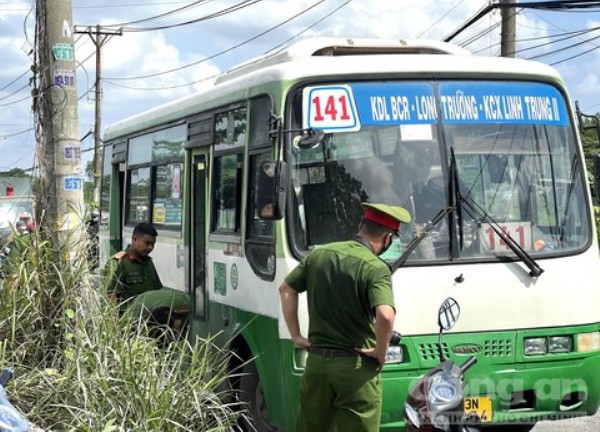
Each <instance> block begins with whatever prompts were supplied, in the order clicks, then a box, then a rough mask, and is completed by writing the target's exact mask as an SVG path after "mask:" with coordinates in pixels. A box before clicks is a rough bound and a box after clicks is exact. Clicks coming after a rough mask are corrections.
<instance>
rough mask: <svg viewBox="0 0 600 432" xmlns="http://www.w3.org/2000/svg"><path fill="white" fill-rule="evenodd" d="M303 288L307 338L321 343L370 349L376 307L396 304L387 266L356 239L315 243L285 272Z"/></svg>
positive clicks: (298, 288)
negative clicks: (315, 245)
mask: <svg viewBox="0 0 600 432" xmlns="http://www.w3.org/2000/svg"><path fill="white" fill-rule="evenodd" d="M285 281H286V283H287V284H288V285H289V286H290V287H292V288H293V289H294V290H295V291H298V292H304V291H306V292H307V298H308V312H309V316H310V320H309V327H308V339H309V340H310V342H311V343H312V344H313V345H314V346H316V347H323V348H346V349H347V348H354V347H360V348H374V347H375V325H374V317H375V316H374V308H375V307H376V306H379V305H389V306H391V307H394V295H393V292H392V279H391V273H390V269H389V267H388V265H387V264H386V263H385V262H383V261H382V260H380V259H379V258H378V257H377V256H376V255H375V254H374V253H373V252H372V251H371V250H370V249H368V248H367V247H366V246H364V245H363V244H361V243H359V242H357V241H355V240H350V241H345V242H339V243H330V244H328V245H325V246H322V247H319V248H318V249H315V250H314V251H312V252H311V253H310V254H309V255H307V256H306V257H305V258H304V260H303V261H302V262H301V263H300V264H299V265H298V266H297V267H296V268H295V269H294V270H292V272H291V273H290V274H289V275H288V276H287V277H286V279H285Z"/></svg>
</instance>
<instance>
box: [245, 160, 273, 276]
mask: <svg viewBox="0 0 600 432" xmlns="http://www.w3.org/2000/svg"><path fill="white" fill-rule="evenodd" d="M270 157H271V151H270V149H269V150H268V151H267V152H263V153H260V154H256V155H250V165H249V175H250V186H249V192H250V194H249V199H248V224H247V231H248V233H247V237H248V238H247V240H246V257H247V258H248V262H249V263H250V266H251V267H252V269H253V270H254V272H255V273H256V274H257V275H258V276H259V277H260V278H262V279H265V280H269V281H271V280H273V278H274V276H275V244H274V241H273V223H274V222H273V221H272V220H265V219H261V218H260V215H259V212H258V209H257V206H256V189H257V187H258V171H259V170H260V168H261V165H262V163H263V162H264V161H266V160H269V159H270Z"/></svg>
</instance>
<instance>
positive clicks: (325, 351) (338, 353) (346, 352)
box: [308, 346, 361, 358]
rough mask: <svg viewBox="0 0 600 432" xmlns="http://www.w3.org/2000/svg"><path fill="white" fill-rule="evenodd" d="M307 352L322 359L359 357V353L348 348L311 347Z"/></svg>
mask: <svg viewBox="0 0 600 432" xmlns="http://www.w3.org/2000/svg"><path fill="white" fill-rule="evenodd" d="M308 352H309V353H310V354H314V355H316V356H319V357H323V358H341V357H359V356H360V355H361V353H359V352H357V351H355V350H353V349H348V348H347V349H343V348H318V347H315V346H311V347H310V348H309V349H308Z"/></svg>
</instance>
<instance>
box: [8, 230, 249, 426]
mask: <svg viewBox="0 0 600 432" xmlns="http://www.w3.org/2000/svg"><path fill="white" fill-rule="evenodd" d="M32 235H33V236H35V237H34V240H35V241H32V242H31V245H30V247H28V248H27V249H26V251H24V252H23V253H22V254H21V255H22V256H20V257H19V259H18V260H15V265H13V266H12V270H11V272H10V274H8V275H6V278H5V279H4V281H3V284H2V290H1V291H0V366H2V365H11V366H14V367H15V369H16V375H15V379H14V380H13V381H11V383H10V384H9V388H8V392H9V397H10V398H11V401H13V403H15V405H16V406H18V407H19V408H20V409H21V410H22V411H23V412H24V413H25V414H26V416H27V417H28V419H29V420H30V421H31V422H32V423H34V424H35V425H36V426H38V427H40V428H42V429H44V430H56V431H75V430H77V431H94V432H95V431H203V432H207V431H228V430H233V429H235V424H236V422H237V420H238V419H237V417H238V416H240V415H243V414H240V413H241V410H240V409H239V408H240V407H239V406H237V403H236V402H234V403H226V402H224V401H227V400H235V398H232V397H230V396H231V395H229V394H228V393H227V391H226V390H223V389H226V388H227V385H226V384H227V380H228V370H227V364H228V363H229V356H230V355H231V354H230V353H229V352H226V351H223V350H220V349H218V348H216V346H215V344H213V341H212V339H208V340H193V341H191V340H179V341H177V342H172V343H169V344H165V343H164V342H162V341H161V340H160V339H156V338H152V337H150V336H149V329H148V327H147V326H146V324H145V323H144V322H143V321H141V320H136V319H134V318H133V317H130V316H128V315H123V316H120V314H119V312H118V307H116V306H115V305H112V304H110V302H108V301H107V300H106V296H105V295H104V292H103V289H102V287H100V286H99V282H98V281H99V277H98V276H96V275H93V274H92V273H90V271H89V270H88V267H87V263H86V260H85V252H84V251H85V248H84V247H81V248H79V249H80V251H78V253H77V254H75V256H76V258H75V259H74V260H73V259H68V258H66V257H68V255H69V254H68V253H67V252H70V251H67V250H66V246H65V247H63V248H62V249H61V248H58V249H57V248H56V247H55V246H53V245H52V242H51V241H49V240H48V239H45V238H44V235H43V233H35V234H32ZM71 255H72V254H71Z"/></svg>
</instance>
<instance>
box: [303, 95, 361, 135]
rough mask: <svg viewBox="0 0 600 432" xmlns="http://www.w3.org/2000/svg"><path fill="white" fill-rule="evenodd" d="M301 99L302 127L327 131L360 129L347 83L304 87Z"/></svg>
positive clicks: (352, 97)
mask: <svg viewBox="0 0 600 432" xmlns="http://www.w3.org/2000/svg"><path fill="white" fill-rule="evenodd" d="M302 99H303V101H302V103H303V107H304V109H303V111H304V125H303V127H304V128H313V129H322V130H324V131H325V132H328V133H331V132H353V131H358V130H360V122H359V119H358V116H357V113H356V105H355V102H354V96H353V94H352V88H351V87H350V86H349V85H346V84H340V85H329V86H318V87H306V88H305V89H304V91H303V93H302Z"/></svg>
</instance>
